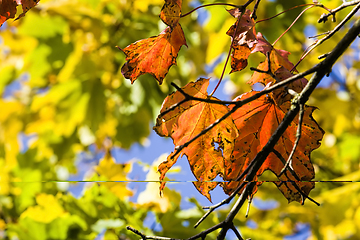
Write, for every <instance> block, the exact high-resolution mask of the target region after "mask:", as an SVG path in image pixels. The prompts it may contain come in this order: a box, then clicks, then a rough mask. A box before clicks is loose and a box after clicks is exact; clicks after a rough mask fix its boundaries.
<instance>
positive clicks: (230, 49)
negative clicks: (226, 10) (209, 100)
mask: <svg viewBox="0 0 360 240" xmlns="http://www.w3.org/2000/svg"><path fill="white" fill-rule="evenodd" d="M244 13H245V11H242V12H241V14H240V16H239V17H238V20H237V21H236V27H235V31H234V33H233V35H232V39H231V45H230V48H229V52H228V55H227V58H226V61H225V64H224V67H223V70H222V73H221V76H220V79H219V82H218V83H217V85H216V87H215V88H214V90H213V91H212V92H211V93H210V96H212V95H213V94H214V93H215V92H216V90H217V89H218V87H219V86H220V83H221V81H222V80H223V78H224V74H225V70H226V66H227V64H228V62H229V59H230V55H231V51H232V49H233V45H234V41H235V35H236V32H237V30H238V28H239V25H240V21H241V18H242V16H243V15H244Z"/></svg>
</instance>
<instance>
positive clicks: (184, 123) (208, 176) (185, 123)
mask: <svg viewBox="0 0 360 240" xmlns="http://www.w3.org/2000/svg"><path fill="white" fill-rule="evenodd" d="M208 85H209V79H204V78H200V79H199V80H198V81H196V82H195V83H194V82H191V83H189V84H187V85H186V86H185V87H183V88H182V89H183V91H184V92H185V93H187V94H189V95H191V96H194V97H197V98H201V99H209V100H210V99H211V100H216V98H215V97H210V96H208V94H207V91H206V90H207V87H208ZM184 99H185V97H184V95H183V94H182V93H180V92H179V91H177V92H175V93H172V94H170V95H169V96H168V97H166V99H165V101H164V103H163V105H162V108H161V113H163V112H164V111H167V109H169V108H170V107H172V106H173V105H174V104H177V103H179V102H181V101H183V100H184ZM228 111H229V109H228V107H227V106H224V105H221V104H215V103H207V102H200V101H196V100H191V101H187V102H184V103H182V104H179V105H178V106H177V107H176V108H175V109H174V110H172V111H171V112H169V113H167V114H165V115H162V114H160V115H159V116H158V118H157V120H156V126H155V127H154V130H155V131H156V132H157V133H158V134H159V135H160V136H166V137H171V138H172V139H173V142H174V145H175V152H176V149H177V148H178V147H179V146H181V145H183V144H185V143H187V142H188V141H189V140H191V139H192V138H193V137H195V136H196V135H198V134H199V133H201V132H202V131H203V130H204V129H205V128H207V127H208V126H210V125H211V124H213V123H214V122H215V121H216V120H218V119H219V118H221V117H222V116H223V115H224V114H226V113H227V112H228ZM237 137H238V131H237V129H236V126H235V124H234V122H233V120H232V118H231V117H228V118H226V119H224V120H223V121H221V122H220V123H219V124H218V125H216V126H215V127H213V128H212V129H211V130H210V131H208V132H206V133H205V134H203V135H201V136H200V137H199V138H197V139H196V140H195V141H194V142H192V143H191V144H190V145H188V146H187V147H185V148H183V149H182V150H181V152H180V153H181V155H186V156H187V158H188V161H189V164H190V167H191V170H192V172H193V174H194V175H195V177H196V179H197V180H198V182H196V183H194V185H195V187H196V188H197V189H198V191H199V192H200V193H201V194H203V195H204V196H206V197H207V198H208V199H209V200H210V201H211V197H210V194H209V191H211V190H212V189H214V188H215V187H216V186H217V183H215V182H208V181H212V180H213V179H214V178H215V177H216V176H217V175H220V176H223V175H224V173H225V166H226V165H228V164H230V163H226V162H228V161H230V156H231V153H232V151H233V148H234V140H235V138H237ZM216 145H217V146H216ZM175 152H173V153H171V154H170V155H169V156H168V158H167V160H166V161H164V162H163V163H161V164H160V165H159V168H158V170H159V172H160V174H161V176H160V181H162V180H163V179H164V177H165V174H166V172H167V171H168V170H169V169H170V168H171V167H172V166H173V165H174V164H175V163H176V161H177V159H178V157H179V156H180V153H179V154H177V155H176V156H175V155H174V154H175ZM164 186H165V183H162V184H161V186H160V190H162V189H163V188H164Z"/></svg>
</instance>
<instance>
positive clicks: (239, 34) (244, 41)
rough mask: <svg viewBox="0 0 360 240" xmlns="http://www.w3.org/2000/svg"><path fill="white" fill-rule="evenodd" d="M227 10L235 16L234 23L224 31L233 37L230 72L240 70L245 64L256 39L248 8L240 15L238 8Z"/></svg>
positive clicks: (253, 23)
mask: <svg viewBox="0 0 360 240" xmlns="http://www.w3.org/2000/svg"><path fill="white" fill-rule="evenodd" d="M228 12H229V13H230V14H231V15H232V16H233V17H235V18H237V21H236V23H235V24H234V25H232V26H231V27H230V29H229V30H228V31H227V32H226V34H227V35H229V36H230V37H231V39H233V40H232V42H233V44H232V49H233V51H232V53H231V72H230V73H233V72H236V71H241V70H242V69H244V68H245V67H246V66H247V59H248V57H249V55H250V53H251V51H252V49H253V48H254V46H255V45H256V43H257V39H256V32H255V22H254V20H253V19H252V18H251V17H250V15H251V11H250V10H248V9H247V10H246V11H245V13H244V14H243V15H242V16H241V12H240V11H239V9H238V8H235V9H231V10H228ZM240 17H241V18H240Z"/></svg>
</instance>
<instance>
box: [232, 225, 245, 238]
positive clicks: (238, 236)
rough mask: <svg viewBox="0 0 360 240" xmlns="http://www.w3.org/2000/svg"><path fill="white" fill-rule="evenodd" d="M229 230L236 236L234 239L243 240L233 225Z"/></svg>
mask: <svg viewBox="0 0 360 240" xmlns="http://www.w3.org/2000/svg"><path fill="white" fill-rule="evenodd" d="M230 229H231V230H233V232H234V233H235V235H236V237H237V238H238V240H244V239H243V238H242V237H241V235H240V233H239V231H238V230H237V229H236V227H235V226H234V224H233V225H232V226H231V228H230Z"/></svg>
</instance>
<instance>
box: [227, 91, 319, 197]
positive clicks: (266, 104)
mask: <svg viewBox="0 0 360 240" xmlns="http://www.w3.org/2000/svg"><path fill="white" fill-rule="evenodd" d="M255 93H257V92H256V91H251V92H249V93H245V94H243V95H241V96H240V97H239V98H238V99H237V100H240V99H241V100H242V99H246V98H249V97H251V96H252V95H254V94H255ZM290 107H291V102H290V101H285V102H284V101H281V102H277V100H276V99H274V98H272V96H271V94H269V95H267V96H265V95H263V96H262V97H260V98H258V99H256V100H255V101H252V102H250V103H248V104H246V105H244V106H242V107H241V108H239V109H237V110H236V111H235V112H234V113H233V114H232V117H233V119H234V122H235V124H236V126H237V128H238V129H239V137H238V138H237V139H236V140H235V148H234V152H233V155H232V158H231V161H230V163H231V164H230V165H229V166H227V167H226V174H225V175H224V180H229V181H231V180H235V179H236V178H237V177H238V176H239V175H240V174H241V173H242V172H243V171H244V170H245V169H246V167H247V166H248V165H249V164H250V162H251V161H252V160H253V159H254V158H255V156H256V154H257V153H258V152H259V151H260V150H261V149H262V148H263V147H264V146H265V144H266V143H267V142H268V141H269V139H270V137H271V135H272V134H273V133H274V132H275V130H276V128H277V127H278V125H279V123H280V122H281V121H282V119H283V118H284V116H285V113H286V112H287V111H288V110H289V109H290ZM315 109H316V108H315V107H309V106H306V107H305V112H304V118H303V125H302V133H301V138H300V141H299V144H298V146H297V148H296V151H295V154H294V156H293V158H292V168H293V170H294V172H295V173H296V174H297V176H294V175H293V174H292V173H291V172H289V170H286V172H285V174H282V175H280V172H281V170H282V169H283V167H284V162H283V161H284V159H285V161H286V160H287V159H288V157H289V155H290V152H291V151H292V148H293V145H294V142H295V139H296V131H297V126H298V119H297V118H296V119H295V120H294V121H293V122H292V123H291V124H290V125H289V127H288V128H287V130H286V131H285V132H284V134H283V135H282V136H281V138H280V139H279V141H278V142H277V143H276V145H275V147H274V149H275V151H277V152H278V153H279V154H280V155H281V156H282V158H283V159H282V160H281V159H279V157H278V156H277V155H276V154H274V153H270V155H269V156H268V157H267V158H266V160H265V162H264V164H263V165H262V166H261V168H260V169H259V170H258V172H257V176H256V178H255V179H254V181H256V180H257V177H258V176H260V175H261V174H262V173H263V172H264V171H265V170H271V171H272V172H273V173H275V175H276V176H277V177H278V179H279V180H280V181H279V182H275V184H276V185H277V187H278V188H279V189H280V191H281V192H282V193H283V195H284V196H285V197H286V198H287V199H288V201H289V202H291V201H298V202H302V201H303V200H304V199H303V196H302V193H303V194H306V195H308V194H309V192H310V190H311V189H312V188H314V186H315V184H314V183H313V182H309V181H310V180H311V179H313V178H314V176H315V173H314V168H313V165H312V163H311V161H310V153H311V152H312V151H313V150H314V149H316V148H318V147H319V146H320V141H321V139H322V137H323V134H324V131H323V130H322V129H321V128H320V127H319V125H318V124H317V123H316V121H315V120H314V119H313V117H312V112H313V111H314V110H315ZM297 177H298V178H297ZM291 181H295V182H296V185H297V186H298V188H299V189H301V191H302V193H301V192H299V191H298V189H297V188H296V186H294V185H293V183H291ZM260 184H261V182H258V184H257V185H260ZM238 185H239V182H230V183H224V184H222V186H223V188H224V191H225V192H226V193H228V194H230V193H232V192H233V191H234V189H235V188H236V187H237V186H238ZM256 191H257V188H255V189H254V191H253V194H254V193H255V192H256Z"/></svg>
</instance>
